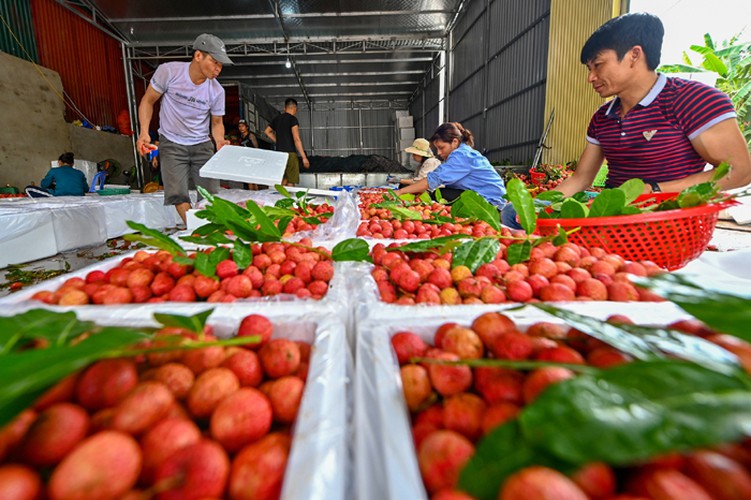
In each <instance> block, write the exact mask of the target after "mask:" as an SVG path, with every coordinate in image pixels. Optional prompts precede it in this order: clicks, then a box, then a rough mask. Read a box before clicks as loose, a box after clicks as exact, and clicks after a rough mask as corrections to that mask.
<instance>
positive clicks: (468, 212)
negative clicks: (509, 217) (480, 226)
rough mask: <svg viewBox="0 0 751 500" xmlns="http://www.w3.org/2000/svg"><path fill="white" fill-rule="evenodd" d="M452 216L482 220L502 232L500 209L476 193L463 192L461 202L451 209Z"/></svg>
mask: <svg viewBox="0 0 751 500" xmlns="http://www.w3.org/2000/svg"><path fill="white" fill-rule="evenodd" d="M527 194H529V192H528V193H527ZM530 198H531V197H530ZM451 216H452V217H455V218H456V217H464V218H468V219H478V220H482V221H485V222H487V223H488V224H490V227H492V228H493V229H495V230H496V231H498V232H500V231H501V219H500V213H499V212H498V209H497V208H496V207H494V206H493V205H491V204H490V203H488V202H487V200H485V198H483V197H482V196H480V195H479V194H477V193H475V192H474V191H464V192H462V194H461V195H460V196H459V200H458V201H457V202H455V203H454V205H453V206H452V207H451Z"/></svg>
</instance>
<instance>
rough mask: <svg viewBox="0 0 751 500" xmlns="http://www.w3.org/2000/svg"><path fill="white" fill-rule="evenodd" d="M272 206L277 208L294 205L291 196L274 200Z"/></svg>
mask: <svg viewBox="0 0 751 500" xmlns="http://www.w3.org/2000/svg"><path fill="white" fill-rule="evenodd" d="M274 206H275V207H278V208H292V207H294V206H295V200H293V199H292V198H282V199H281V200H276V203H274Z"/></svg>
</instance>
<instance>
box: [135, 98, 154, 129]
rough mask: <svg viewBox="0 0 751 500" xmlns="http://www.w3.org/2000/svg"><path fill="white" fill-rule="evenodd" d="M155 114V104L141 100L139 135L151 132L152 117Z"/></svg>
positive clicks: (139, 107)
mask: <svg viewBox="0 0 751 500" xmlns="http://www.w3.org/2000/svg"><path fill="white" fill-rule="evenodd" d="M153 115H154V106H153V105H152V104H149V103H148V102H145V101H144V100H141V104H139V106H138V126H139V131H140V134H139V135H145V134H148V133H149V125H151V117H152V116H153Z"/></svg>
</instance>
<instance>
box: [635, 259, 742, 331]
mask: <svg viewBox="0 0 751 500" xmlns="http://www.w3.org/2000/svg"><path fill="white" fill-rule="evenodd" d="M634 280H635V281H636V283H637V284H638V285H639V286H646V287H647V288H650V289H652V290H654V291H655V292H656V293H658V294H659V295H661V296H662V297H665V298H666V299H668V300H670V301H671V302H674V303H676V304H677V305H678V306H680V307H681V308H682V309H683V310H684V311H686V312H687V313H689V314H691V315H692V316H694V317H695V318H697V319H699V320H701V321H703V322H704V323H706V324H707V325H709V327H710V328H713V329H715V330H717V331H720V332H723V333H727V334H729V335H734V336H736V337H738V338H741V339H743V340H745V341H746V342H751V329H750V328H749V327H748V325H751V307H749V298H748V297H743V296H737V295H732V294H729V293H721V292H716V291H713V290H710V289H707V288H705V287H703V286H701V285H699V284H696V283H693V282H692V281H691V280H689V279H687V278H685V277H683V276H679V275H676V274H672V273H665V274H661V275H659V276H652V277H649V278H634Z"/></svg>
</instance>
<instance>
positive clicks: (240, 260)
mask: <svg viewBox="0 0 751 500" xmlns="http://www.w3.org/2000/svg"><path fill="white" fill-rule="evenodd" d="M232 260H234V261H235V264H237V267H239V268H240V269H245V268H246V267H248V266H249V265H250V263H251V262H253V252H252V251H251V249H250V246H248V244H247V243H243V242H242V241H240V240H235V245H234V252H232Z"/></svg>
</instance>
